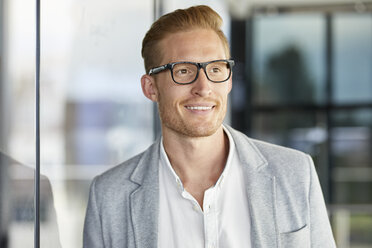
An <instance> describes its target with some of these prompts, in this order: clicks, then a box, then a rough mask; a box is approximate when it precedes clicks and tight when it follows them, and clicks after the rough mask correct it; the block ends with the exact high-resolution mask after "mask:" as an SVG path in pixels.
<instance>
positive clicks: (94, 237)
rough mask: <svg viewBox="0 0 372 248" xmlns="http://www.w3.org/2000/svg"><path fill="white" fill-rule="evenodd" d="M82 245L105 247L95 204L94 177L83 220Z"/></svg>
mask: <svg viewBox="0 0 372 248" xmlns="http://www.w3.org/2000/svg"><path fill="white" fill-rule="evenodd" d="M83 247H84V248H102V247H105V246H104V243H103V233H102V223H101V217H100V212H99V208H98V204H97V193H96V178H95V179H94V180H93V182H92V185H91V187H90V193H89V201H88V207H87V211H86V216H85V222H84V235H83Z"/></svg>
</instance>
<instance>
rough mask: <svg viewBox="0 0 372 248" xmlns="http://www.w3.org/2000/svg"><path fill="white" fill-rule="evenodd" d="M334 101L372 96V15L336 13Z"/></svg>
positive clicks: (354, 100) (367, 99)
mask: <svg viewBox="0 0 372 248" xmlns="http://www.w3.org/2000/svg"><path fill="white" fill-rule="evenodd" d="M333 35H334V51H333V54H334V65H335V66H334V83H335V86H334V92H333V96H334V99H333V100H334V101H335V102H337V103H349V102H366V101H371V100H372V73H371V68H372V59H371V58H372V46H371V44H372V16H371V15H370V14H337V15H336V16H335V17H334V30H333Z"/></svg>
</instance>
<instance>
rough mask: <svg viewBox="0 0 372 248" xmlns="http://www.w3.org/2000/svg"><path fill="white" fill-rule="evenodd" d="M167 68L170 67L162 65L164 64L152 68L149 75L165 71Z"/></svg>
mask: <svg viewBox="0 0 372 248" xmlns="http://www.w3.org/2000/svg"><path fill="white" fill-rule="evenodd" d="M167 68H168V65H162V66H159V67H155V68H152V69H150V71H149V75H152V74H156V73H159V72H161V71H164V70H165V69H167Z"/></svg>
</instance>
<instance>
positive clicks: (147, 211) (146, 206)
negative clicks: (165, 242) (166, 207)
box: [130, 140, 159, 248]
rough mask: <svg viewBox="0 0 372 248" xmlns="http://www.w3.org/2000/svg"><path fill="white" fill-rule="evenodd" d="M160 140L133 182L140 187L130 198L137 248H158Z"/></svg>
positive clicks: (144, 157)
mask: <svg viewBox="0 0 372 248" xmlns="http://www.w3.org/2000/svg"><path fill="white" fill-rule="evenodd" d="M158 163H159V140H158V142H156V143H155V144H154V145H152V147H150V149H148V150H147V151H146V152H145V153H144V155H143V156H142V158H141V160H140V161H139V163H138V165H137V168H136V169H135V170H134V172H133V174H132V176H131V180H132V181H133V182H135V183H137V184H138V185H139V187H138V188H137V189H136V190H135V191H134V192H133V193H132V194H131V196H130V206H131V215H132V216H131V217H132V224H133V230H134V239H135V244H136V247H137V248H152V247H154V248H155V247H157V238H158V212H159V166H158Z"/></svg>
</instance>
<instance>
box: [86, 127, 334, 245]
mask: <svg viewBox="0 0 372 248" xmlns="http://www.w3.org/2000/svg"><path fill="white" fill-rule="evenodd" d="M227 128H228V130H229V131H230V132H231V135H232V137H233V139H234V141H235V144H236V151H237V154H238V156H239V159H240V162H241V164H242V166H243V168H244V173H245V176H246V182H247V185H246V186H247V194H248V199H249V206H250V209H249V212H250V214H251V239H252V244H251V245H252V247H253V248H258V247H267V248H274V247H280V248H299V247H301V248H307V247H312V248H313V247H319V248H329V247H336V246H335V242H334V239H333V235H332V231H331V227H330V224H329V220H328V216H327V211H326V207H325V204H324V200H323V195H322V192H321V188H320V184H319V180H318V177H317V174H316V172H315V169H314V165H313V162H312V160H311V158H310V156H308V155H306V154H304V153H302V152H299V151H295V150H292V149H288V148H283V147H279V146H276V145H272V144H268V143H264V142H261V141H257V140H253V139H250V138H248V137H247V136H245V135H244V134H242V133H240V132H238V131H236V130H234V129H232V128H231V127H227ZM159 147H160V140H159V139H158V140H157V141H156V142H155V143H154V144H153V145H152V146H151V147H149V148H148V149H147V150H146V151H145V152H143V153H141V154H139V155H137V156H135V157H133V158H132V159H130V160H128V161H126V162H124V163H123V164H121V165H118V166H116V167H114V168H113V169H111V170H109V171H107V172H105V173H104V174H102V175H100V176H97V177H96V178H95V179H94V180H93V183H92V185H91V190H90V196H89V203H88V208H87V213H86V218H85V226H84V244H83V246H84V248H103V247H105V248H108V247H113V248H121V247H123V248H124V247H125V248H132V247H133V248H134V247H136V248H152V247H157V234H158V212H159V173H158V165H159ZM241 247H245V244H241V246H240V247H239V248H241ZM161 248H167V247H161ZM228 248H235V247H228Z"/></svg>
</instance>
